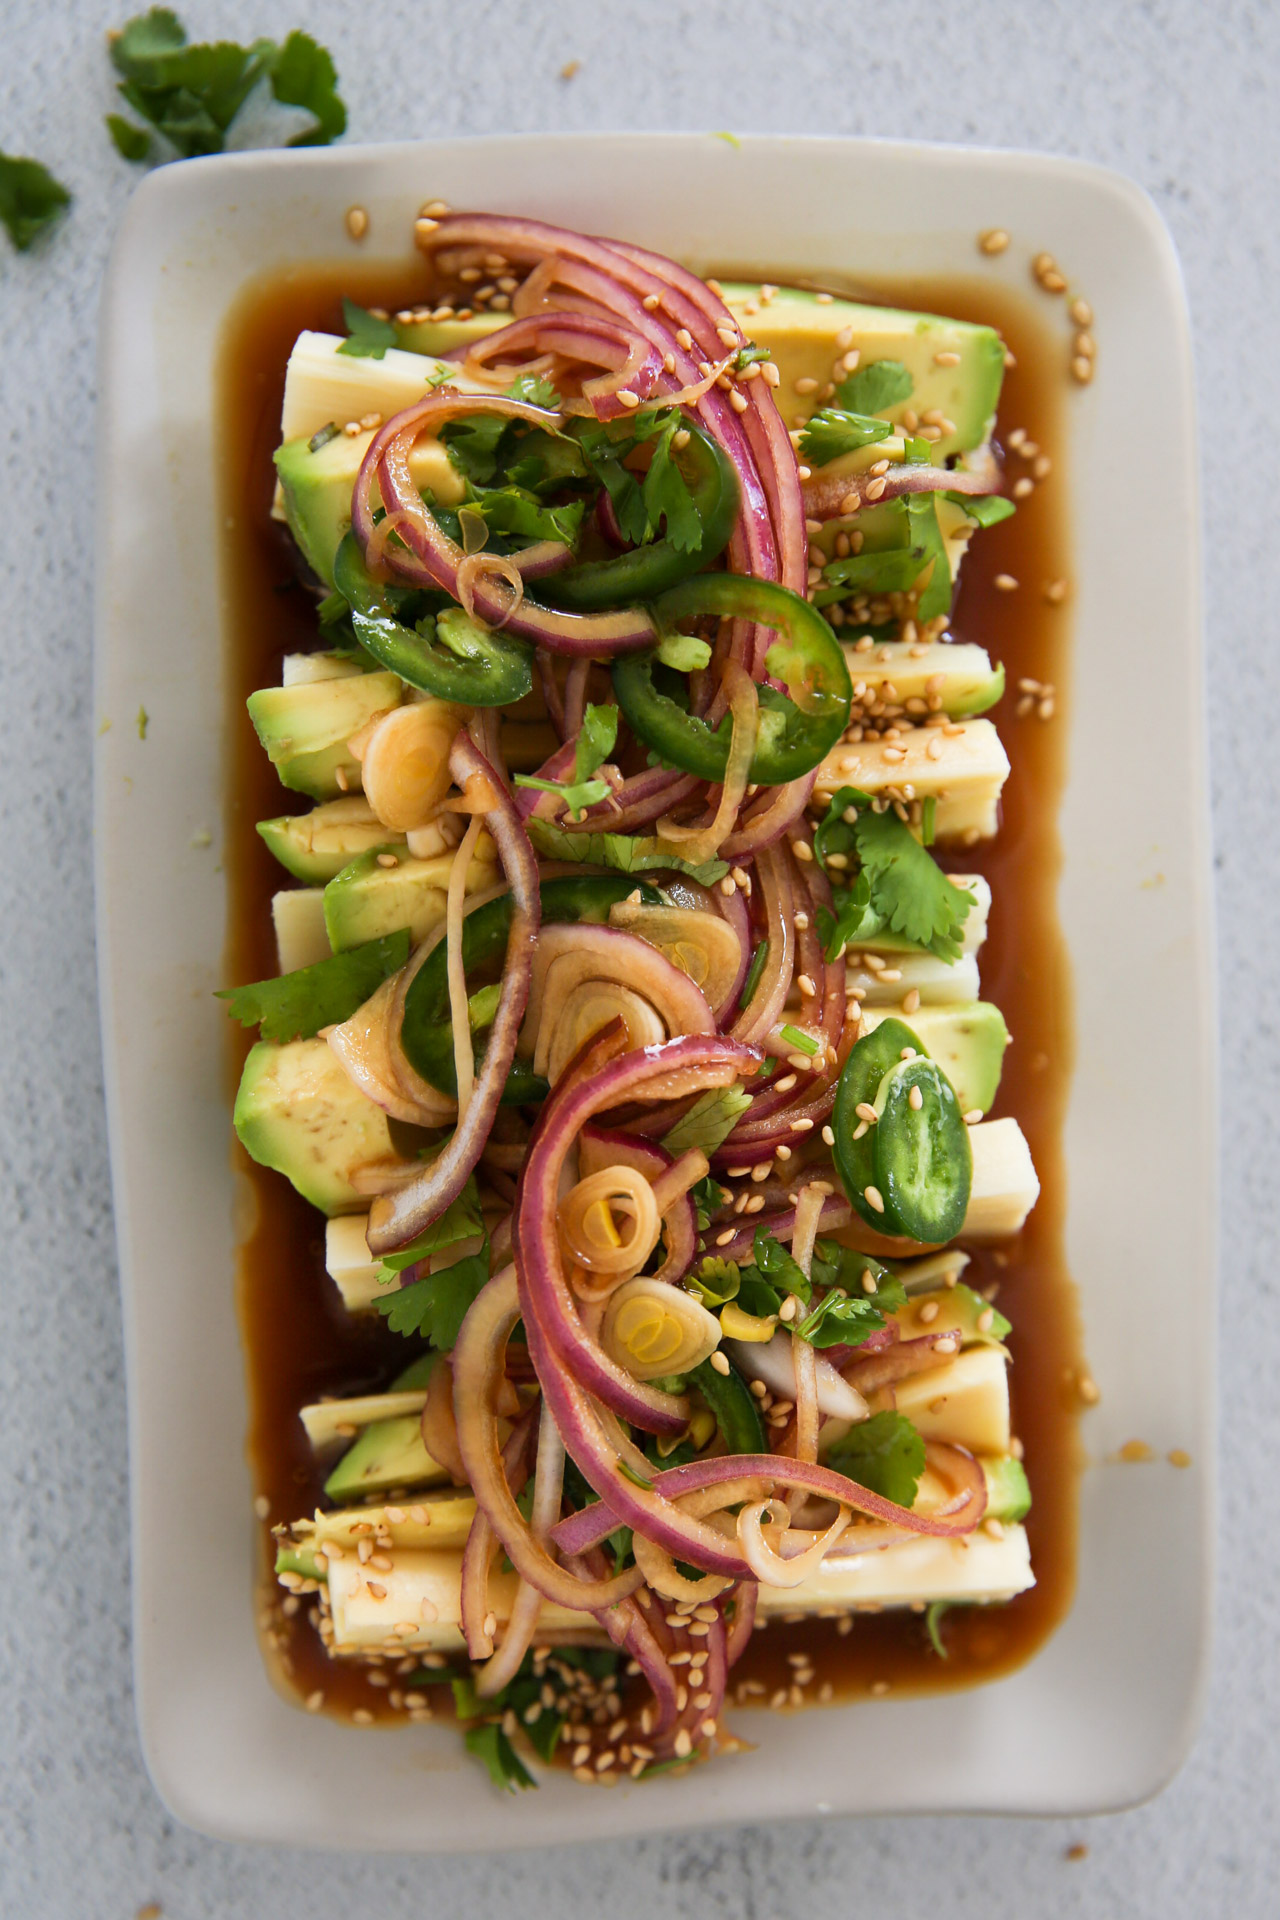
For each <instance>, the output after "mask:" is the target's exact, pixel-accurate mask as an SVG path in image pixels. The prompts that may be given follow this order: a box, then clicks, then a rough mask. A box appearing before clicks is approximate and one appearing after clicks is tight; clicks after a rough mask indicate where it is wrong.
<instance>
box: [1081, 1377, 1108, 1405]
mask: <svg viewBox="0 0 1280 1920" xmlns="http://www.w3.org/2000/svg"><path fill="white" fill-rule="evenodd" d="M1076 1390H1077V1392H1078V1393H1079V1395H1080V1398H1081V1399H1082V1400H1083V1401H1084V1403H1085V1405H1086V1407H1096V1406H1097V1404H1098V1402H1099V1400H1101V1398H1102V1395H1101V1393H1100V1392H1099V1390H1098V1383H1097V1381H1096V1380H1095V1379H1094V1378H1093V1376H1092V1374H1088V1373H1082V1374H1081V1375H1080V1378H1079V1380H1078V1382H1077V1386H1076Z"/></svg>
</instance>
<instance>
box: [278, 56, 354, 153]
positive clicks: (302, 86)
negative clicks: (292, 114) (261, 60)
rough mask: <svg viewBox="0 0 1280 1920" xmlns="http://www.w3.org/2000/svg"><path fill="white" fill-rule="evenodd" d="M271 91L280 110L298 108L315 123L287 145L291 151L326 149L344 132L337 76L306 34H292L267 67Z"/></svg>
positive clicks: (330, 60)
mask: <svg viewBox="0 0 1280 1920" xmlns="http://www.w3.org/2000/svg"><path fill="white" fill-rule="evenodd" d="M270 71H271V91H272V93H273V94H274V95H275V97H276V99H277V100H278V101H279V102H280V104H281V106H285V107H302V108H304V109H305V110H306V112H307V113H309V114H310V115H311V117H312V119H313V120H314V121H315V125H314V127H310V128H308V127H304V128H303V129H302V131H301V133H295V134H294V136H293V138H292V139H291V140H290V141H289V142H288V145H289V146H291V147H327V146H328V145H329V143H330V141H332V140H336V139H337V138H338V135H339V134H341V133H345V132H346V130H347V109H346V107H345V106H344V105H343V103H342V101H341V99H340V98H339V96H338V72H337V68H336V67H335V66H334V64H333V57H332V55H331V54H330V53H329V51H328V49H327V48H325V47H322V46H319V45H317V43H316V42H315V41H314V40H313V39H312V38H311V35H310V34H309V33H300V32H297V31H295V32H293V33H291V34H290V35H289V38H288V39H287V40H286V41H285V43H284V45H283V46H282V47H280V48H279V49H278V50H277V51H276V53H275V54H274V56H273V57H272V60H271V63H270Z"/></svg>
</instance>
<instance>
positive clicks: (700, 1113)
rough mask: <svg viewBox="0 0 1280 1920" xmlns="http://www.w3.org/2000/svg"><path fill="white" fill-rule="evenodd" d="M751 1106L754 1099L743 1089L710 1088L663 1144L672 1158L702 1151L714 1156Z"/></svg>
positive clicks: (677, 1123)
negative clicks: (695, 1148)
mask: <svg viewBox="0 0 1280 1920" xmlns="http://www.w3.org/2000/svg"><path fill="white" fill-rule="evenodd" d="M750 1105H751V1095H750V1094H749V1093H746V1092H744V1091H743V1089H742V1088H741V1087H711V1088H709V1089H708V1091H707V1092H706V1093H701V1094H699V1095H698V1098H697V1099H696V1100H695V1101H694V1103H693V1105H692V1106H691V1107H690V1109H689V1111H688V1113H686V1114H685V1116H684V1118H683V1119H682V1120H677V1121H676V1123H675V1125H674V1127H672V1129H671V1131H670V1132H669V1133H666V1134H664V1135H663V1137H662V1144H663V1146H664V1147H665V1148H666V1150H667V1152H668V1153H670V1154H673V1155H674V1154H680V1153H688V1152H689V1151H690V1149H691V1148H694V1147H698V1148H701V1150H702V1152H703V1153H705V1154H712V1153H714V1152H715V1150H716V1148H717V1147H719V1146H721V1145H722V1144H723V1143H724V1141H725V1140H726V1139H727V1138H728V1136H729V1135H730V1134H731V1133H732V1132H733V1129H734V1128H735V1127H736V1126H737V1124H738V1122H739V1120H740V1119H741V1118H742V1116H743V1114H744V1113H745V1112H746V1110H747V1108H748V1107H749V1106H750Z"/></svg>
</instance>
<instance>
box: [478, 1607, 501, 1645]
mask: <svg viewBox="0 0 1280 1920" xmlns="http://www.w3.org/2000/svg"><path fill="white" fill-rule="evenodd" d="M497 1628H498V1617H497V1615H496V1614H493V1613H486V1615H485V1617H484V1623H483V1625H482V1627H481V1632H482V1633H483V1634H484V1636H485V1638H486V1640H492V1638H493V1636H494V1634H495V1633H496V1632H497Z"/></svg>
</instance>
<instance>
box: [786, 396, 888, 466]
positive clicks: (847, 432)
mask: <svg viewBox="0 0 1280 1920" xmlns="http://www.w3.org/2000/svg"><path fill="white" fill-rule="evenodd" d="M892 432H893V428H892V427H891V426H890V424H889V422H888V421H887V420H877V419H875V418H874V417H873V416H872V415H871V414H868V413H849V412H846V411H845V409H844V408H842V407H820V408H819V409H818V411H817V413H815V414H814V415H813V416H812V418H811V419H810V421H809V423H808V425H807V426H806V427H805V429H804V432H803V433H802V434H801V436H800V453H801V457H802V458H803V459H805V460H807V461H808V463H809V465H810V466H811V467H825V466H826V465H827V464H828V463H829V462H830V461H832V460H838V459H839V458H840V455H841V454H842V453H857V452H858V450H859V448H861V447H870V446H874V445H875V444H876V443H877V442H878V441H881V440H887V439H888V438H889V435H890V434H891V433H892Z"/></svg>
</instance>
